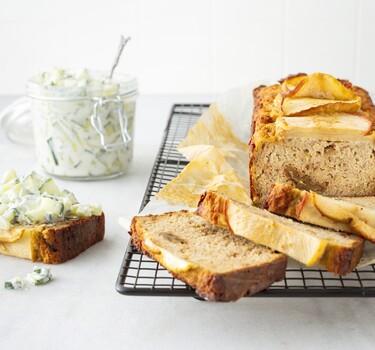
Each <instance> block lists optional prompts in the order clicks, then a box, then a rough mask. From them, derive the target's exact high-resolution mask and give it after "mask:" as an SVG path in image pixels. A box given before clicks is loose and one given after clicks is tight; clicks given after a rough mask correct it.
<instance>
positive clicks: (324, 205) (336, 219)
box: [265, 183, 375, 243]
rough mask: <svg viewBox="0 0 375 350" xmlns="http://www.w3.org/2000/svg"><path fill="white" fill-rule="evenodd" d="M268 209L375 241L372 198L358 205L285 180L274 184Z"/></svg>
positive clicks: (374, 209)
mask: <svg viewBox="0 0 375 350" xmlns="http://www.w3.org/2000/svg"><path fill="white" fill-rule="evenodd" d="M265 208H266V209H268V210H269V211H271V212H273V213H276V214H281V215H286V216H289V217H292V218H295V219H297V220H300V221H303V222H306V223H309V224H314V225H319V226H322V227H326V228H332V229H334V230H340V231H345V232H350V233H355V234H357V235H359V236H361V237H363V238H365V239H367V240H369V241H371V242H372V243H375V205H374V203H373V199H372V197H365V198H362V201H361V204H357V203H356V202H355V200H354V201H352V200H351V198H347V197H346V198H340V199H336V198H329V197H325V196H322V195H319V194H317V193H315V192H313V191H304V190H299V189H298V188H295V187H294V186H292V185H289V184H285V183H282V184H280V183H277V184H274V185H273V186H272V187H271V189H270V192H269V194H268V196H267V199H266V203H265Z"/></svg>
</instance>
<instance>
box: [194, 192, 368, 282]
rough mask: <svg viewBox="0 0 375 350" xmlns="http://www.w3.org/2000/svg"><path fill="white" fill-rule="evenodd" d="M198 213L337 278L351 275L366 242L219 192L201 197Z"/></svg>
mask: <svg viewBox="0 0 375 350" xmlns="http://www.w3.org/2000/svg"><path fill="white" fill-rule="evenodd" d="M197 214H198V215H200V216H202V217H203V218H205V219H207V220H209V221H210V222H212V223H214V224H216V225H219V226H224V227H227V228H229V229H230V230H231V231H232V232H233V233H234V234H236V235H240V236H243V237H245V238H247V239H249V240H251V241H253V242H256V243H259V244H262V245H264V246H267V247H270V248H272V249H274V250H276V251H279V252H282V253H284V254H286V255H288V256H290V257H291V258H293V259H295V260H297V261H299V262H301V263H303V264H305V265H307V266H313V265H320V266H322V267H323V268H325V269H326V270H328V271H330V272H333V273H335V274H338V275H346V274H348V273H350V272H351V271H352V270H353V269H354V268H355V267H356V266H357V264H358V262H359V260H360V258H361V256H362V252H363V239H361V238H360V237H358V236H356V235H351V234H346V233H343V232H336V231H334V230H328V229H323V228H320V227H316V226H311V225H305V224H302V223H299V222H295V221H293V220H291V219H288V218H285V217H281V216H278V215H275V214H272V213H270V212H269V211H267V210H264V209H260V208H257V207H254V206H248V205H246V204H243V203H239V202H237V201H234V200H232V199H229V198H227V197H225V196H224V195H221V194H219V193H217V192H212V191H209V192H206V193H205V194H203V195H202V197H201V200H200V202H199V205H198V209H197Z"/></svg>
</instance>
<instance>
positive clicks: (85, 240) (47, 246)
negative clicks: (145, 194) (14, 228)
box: [0, 213, 105, 264]
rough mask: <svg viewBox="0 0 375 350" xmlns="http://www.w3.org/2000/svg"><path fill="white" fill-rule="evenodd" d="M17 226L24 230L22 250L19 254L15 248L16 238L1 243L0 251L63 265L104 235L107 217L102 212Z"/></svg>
mask: <svg viewBox="0 0 375 350" xmlns="http://www.w3.org/2000/svg"><path fill="white" fill-rule="evenodd" d="M18 229H20V230H22V237H21V239H22V246H21V247H20V249H22V252H21V253H20V254H17V252H15V250H14V249H13V248H12V245H14V244H15V243H17V241H16V242H10V243H0V252H1V253H3V254H7V255H13V256H18V257H22V258H28V259H31V260H32V261H41V262H43V263H46V264H60V263H63V262H65V261H67V260H69V259H72V258H74V257H76V256H77V255H79V254H80V253H82V252H83V251H85V250H86V249H88V248H89V247H91V246H92V245H94V244H95V243H97V242H99V241H101V240H102V239H103V238H104V233H105V217H104V213H102V214H101V215H100V216H94V215H93V216H90V217H85V218H79V219H69V220H65V221H63V222H60V223H55V224H43V225H38V226H24V227H19V228H18Z"/></svg>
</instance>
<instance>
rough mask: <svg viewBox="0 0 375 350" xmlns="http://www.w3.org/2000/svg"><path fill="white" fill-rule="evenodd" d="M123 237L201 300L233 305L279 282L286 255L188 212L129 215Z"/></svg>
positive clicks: (282, 276)
mask: <svg viewBox="0 0 375 350" xmlns="http://www.w3.org/2000/svg"><path fill="white" fill-rule="evenodd" d="M129 234H130V235H131V236H132V240H133V243H134V244H135V245H136V246H137V248H138V250H140V251H143V252H144V253H145V254H147V255H149V256H150V257H152V258H153V259H155V260H156V261H158V262H159V263H160V264H161V265H162V266H164V267H165V268H166V269H167V270H168V271H169V272H170V273H171V274H172V275H174V276H175V277H176V278H178V279H180V280H182V281H184V282H186V283H187V284H189V285H190V286H192V287H193V288H195V290H196V293H197V294H198V295H200V296H201V297H202V298H205V299H207V300H210V301H235V300H237V299H239V298H241V297H243V296H245V295H251V294H254V293H257V292H259V291H261V290H263V289H266V288H268V287H269V286H270V285H271V284H272V283H273V282H275V281H279V280H281V279H283V278H284V275H285V269H286V264H287V257H286V256H285V255H284V254H280V253H276V252H274V251H272V250H271V249H269V248H266V247H263V246H261V245H258V244H255V243H253V242H251V241H249V240H247V239H245V238H243V237H239V236H234V235H232V234H231V233H230V232H229V231H228V230H227V229H225V228H220V227H218V226H215V225H213V224H211V223H210V222H208V221H206V220H204V219H203V218H201V217H199V216H198V215H195V214H193V213H190V212H188V211H179V212H173V213H166V214H162V215H147V216H135V217H134V218H133V220H132V224H131V229H130V232H129Z"/></svg>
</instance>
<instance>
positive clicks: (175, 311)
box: [0, 96, 375, 350]
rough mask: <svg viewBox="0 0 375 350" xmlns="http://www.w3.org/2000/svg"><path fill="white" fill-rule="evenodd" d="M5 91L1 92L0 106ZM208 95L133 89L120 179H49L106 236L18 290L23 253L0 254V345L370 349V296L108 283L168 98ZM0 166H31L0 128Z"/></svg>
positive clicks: (30, 156)
mask: <svg viewBox="0 0 375 350" xmlns="http://www.w3.org/2000/svg"><path fill="white" fill-rule="evenodd" d="M12 99H13V98H7V97H1V98H0V109H2V108H3V107H5V106H6V105H7V104H8V103H9V102H10V101H12ZM211 100H212V97H209V96H167V97H165V96H164V97H161V96H159V97H158V96H141V97H140V98H139V103H138V108H137V113H136V135H135V153H134V163H133V165H132V167H131V169H130V170H129V172H128V173H127V174H126V175H125V176H123V177H120V178H117V179H114V180H108V181H98V182H73V181H71V182H70V181H69V182H68V181H62V180H57V183H58V184H60V186H61V187H63V188H64V187H66V188H68V189H71V190H72V191H73V192H75V193H76V195H77V197H78V199H79V200H80V201H87V202H89V201H95V202H99V203H101V204H102V206H103V209H104V211H105V213H106V235H105V239H104V240H103V241H102V242H101V243H98V244H96V245H95V246H93V247H92V248H90V249H88V250H87V251H86V252H84V253H82V254H81V255H79V256H78V257H76V258H74V259H73V260H70V261H68V262H66V263H64V264H61V265H56V266H52V273H53V276H54V280H53V281H52V282H51V283H50V284H48V285H45V286H41V287H32V288H29V289H28V290H27V291H23V292H11V291H6V290H4V289H3V287H2V286H3V282H4V281H5V280H6V279H9V278H12V277H14V276H17V275H22V274H26V273H27V272H30V271H31V270H32V268H33V266H34V265H35V264H34V263H32V262H31V261H27V260H23V259H17V258H13V257H8V256H4V255H0V339H1V341H0V344H1V349H86V348H91V349H104V348H107V349H146V348H152V349H258V350H259V349H276V348H277V349H318V348H319V349H336V348H341V349H373V348H374V336H375V331H374V329H375V328H374V324H375V312H374V310H375V299H374V298H266V297H259V298H243V299H241V300H239V301H237V302H235V303H216V304H215V303H209V302H202V301H198V300H196V299H194V298H191V297H137V296H124V295H120V294H119V293H117V292H116V290H115V282H116V278H117V274H118V272H119V269H120V265H121V262H122V259H123V256H124V252H125V249H126V246H127V243H128V240H129V236H128V234H127V233H126V231H125V230H124V229H123V228H122V227H120V226H119V224H118V217H120V216H123V217H127V218H129V219H130V218H131V217H132V216H133V215H135V214H137V212H138V209H139V206H140V204H141V200H142V198H143V194H144V191H145V188H146V184H147V181H148V178H149V175H150V172H151V168H152V165H153V162H154V159H155V156H156V153H157V150H158V147H159V145H160V142H161V138H162V134H163V130H164V127H165V124H166V121H167V118H168V116H169V113H170V109H171V106H172V104H173V103H177V102H210V101H211ZM0 154H1V161H0V173H3V172H4V171H5V170H7V169H9V168H14V169H15V170H16V171H17V172H18V173H19V174H24V173H26V172H28V171H30V170H32V169H35V170H37V171H40V168H39V167H38V166H37V165H35V156H34V151H33V149H32V148H30V147H24V146H20V145H16V144H14V143H11V142H9V141H8V140H7V138H6V137H5V136H4V132H3V131H1V133H0Z"/></svg>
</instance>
